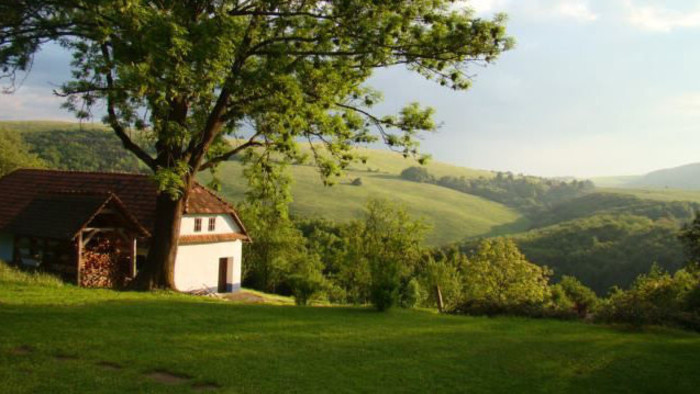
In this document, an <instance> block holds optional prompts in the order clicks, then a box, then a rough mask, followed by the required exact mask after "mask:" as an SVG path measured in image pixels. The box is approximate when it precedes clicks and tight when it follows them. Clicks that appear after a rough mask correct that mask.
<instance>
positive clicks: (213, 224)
mask: <svg viewBox="0 0 700 394" xmlns="http://www.w3.org/2000/svg"><path fill="white" fill-rule="evenodd" d="M214 230H216V218H209V231H214Z"/></svg>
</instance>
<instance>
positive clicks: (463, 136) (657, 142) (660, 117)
mask: <svg viewBox="0 0 700 394" xmlns="http://www.w3.org/2000/svg"><path fill="white" fill-rule="evenodd" d="M465 3H466V4H471V6H472V7H474V8H475V9H476V10H477V11H478V12H479V14H480V15H483V16H489V15H491V14H493V13H494V12H499V11H503V12H506V13H507V14H508V15H509V18H510V22H509V31H510V33H511V34H512V35H513V36H515V38H516V40H517V46H516V48H515V49H513V50H512V51H509V52H507V53H505V54H504V55H503V56H502V58H501V59H499V60H498V62H496V63H495V64H493V65H490V66H489V67H486V68H481V67H476V68H474V69H473V71H474V73H475V74H476V77H475V81H474V86H473V88H472V89H470V90H469V91H467V92H453V91H450V90H447V89H444V88H441V87H439V86H437V85H435V84H433V83H431V82H427V81H424V80H422V79H421V78H420V77H418V76H415V75H412V74H410V73H408V72H407V71H405V70H402V69H388V70H382V71H380V72H378V73H377V74H376V75H375V77H374V78H373V79H372V81H371V83H372V85H373V86H375V87H376V88H379V89H380V90H382V91H383V92H384V95H385V103H384V104H383V105H382V106H381V108H380V111H386V112H389V111H393V110H395V109H397V108H400V107H401V106H402V105H404V104H406V103H408V102H412V101H419V102H421V103H423V104H425V105H430V106H432V107H434V108H435V109H436V110H437V119H438V121H440V122H441V123H442V127H441V129H440V130H439V132H438V133H437V134H434V135H428V136H425V139H424V141H423V150H424V151H425V152H427V153H431V154H433V156H434V158H435V159H436V160H440V161H447V162H450V163H454V164H458V165H463V166H468V167H476V168H485V169H494V170H510V171H514V172H523V173H528V174H536V175H545V176H567V175H574V176H580V177H586V176H594V175H625V174H640V173H645V172H648V171H651V170H655V169H659V168H665V167H672V166H677V165H682V164H687V163H691V162H698V161H700V72H699V71H698V70H700V51H698V49H697V48H698V43H700V2H696V1H689V0H685V1H680V0H665V1H644V0H473V1H470V2H465ZM68 62H69V58H68V56H67V55H66V54H65V53H63V52H62V51H61V50H60V49H57V48H55V47H48V48H46V49H45V50H44V51H43V52H42V53H41V54H40V55H39V56H38V57H37V59H36V61H35V64H34V68H33V70H32V73H31V74H30V75H29V77H28V78H27V79H26V80H25V82H24V83H23V85H22V87H21V88H20V89H19V90H18V91H17V92H16V93H15V94H14V95H11V96H7V95H1V96H0V119H63V120H70V119H71V115H70V114H68V113H67V112H65V111H63V110H61V109H60V108H59V105H60V103H61V99H58V98H56V97H53V96H52V94H51V91H52V88H53V87H54V86H55V85H57V84H59V83H61V82H62V81H63V80H65V79H66V78H67V77H68Z"/></svg>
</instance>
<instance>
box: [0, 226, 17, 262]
mask: <svg viewBox="0 0 700 394" xmlns="http://www.w3.org/2000/svg"><path fill="white" fill-rule="evenodd" d="M13 249H14V237H13V236H12V234H3V233H0V260H4V261H5V262H10V261H12V254H13Z"/></svg>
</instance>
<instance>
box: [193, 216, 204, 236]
mask: <svg viewBox="0 0 700 394" xmlns="http://www.w3.org/2000/svg"><path fill="white" fill-rule="evenodd" d="M200 231H202V218H195V219H194V232H195V233H198V232H200Z"/></svg>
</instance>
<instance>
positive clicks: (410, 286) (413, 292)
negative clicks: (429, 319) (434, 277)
mask: <svg viewBox="0 0 700 394" xmlns="http://www.w3.org/2000/svg"><path fill="white" fill-rule="evenodd" d="M423 298H424V295H423V289H422V288H421V285H420V283H418V280H417V279H416V278H411V280H409V281H408V282H406V283H405V284H404V285H403V286H402V287H401V291H400V292H399V305H400V306H401V307H402V308H413V307H414V306H416V305H418V302H419V301H420V300H421V299H423Z"/></svg>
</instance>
